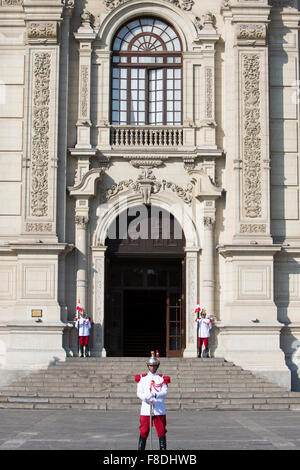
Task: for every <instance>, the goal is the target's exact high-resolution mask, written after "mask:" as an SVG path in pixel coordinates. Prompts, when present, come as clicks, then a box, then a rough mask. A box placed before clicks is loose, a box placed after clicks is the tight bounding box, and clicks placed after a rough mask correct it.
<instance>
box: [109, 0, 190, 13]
mask: <svg viewBox="0 0 300 470" xmlns="http://www.w3.org/2000/svg"><path fill="white" fill-rule="evenodd" d="M128 1H129V0H104V3H105V6H106V8H107V9H108V10H113V9H114V8H117V7H118V6H119V5H122V4H123V3H126V2H128ZM166 1H167V2H169V3H172V4H173V5H176V6H177V7H178V8H180V9H181V10H185V11H190V10H191V9H192V8H193V5H194V3H195V2H194V1H193V0H166Z"/></svg>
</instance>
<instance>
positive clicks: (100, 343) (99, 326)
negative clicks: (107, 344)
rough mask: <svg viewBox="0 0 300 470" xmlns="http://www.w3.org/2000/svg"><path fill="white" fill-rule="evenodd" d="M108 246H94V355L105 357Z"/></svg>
mask: <svg viewBox="0 0 300 470" xmlns="http://www.w3.org/2000/svg"><path fill="white" fill-rule="evenodd" d="M106 248H107V247H106V246H99V247H93V248H92V266H93V270H92V272H93V274H92V276H93V279H92V285H93V312H94V315H93V320H94V328H93V341H92V355H93V356H98V357H105V356H106V351H105V349H104V304H105V252H106Z"/></svg>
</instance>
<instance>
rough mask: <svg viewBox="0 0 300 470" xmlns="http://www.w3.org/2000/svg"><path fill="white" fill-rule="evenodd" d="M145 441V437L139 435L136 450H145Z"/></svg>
mask: <svg viewBox="0 0 300 470" xmlns="http://www.w3.org/2000/svg"><path fill="white" fill-rule="evenodd" d="M146 442H147V439H146V438H145V437H142V436H140V438H139V445H138V450H145V448H146Z"/></svg>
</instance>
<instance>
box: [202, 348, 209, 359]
mask: <svg viewBox="0 0 300 470" xmlns="http://www.w3.org/2000/svg"><path fill="white" fill-rule="evenodd" d="M203 357H209V354H208V348H205V349H204V351H203Z"/></svg>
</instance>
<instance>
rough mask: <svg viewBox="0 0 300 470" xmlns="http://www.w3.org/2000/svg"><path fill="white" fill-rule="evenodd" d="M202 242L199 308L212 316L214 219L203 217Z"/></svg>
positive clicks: (213, 298)
mask: <svg viewBox="0 0 300 470" xmlns="http://www.w3.org/2000/svg"><path fill="white" fill-rule="evenodd" d="M203 224H204V241H203V250H202V256H201V277H202V283H201V306H204V307H205V308H206V310H207V313H208V314H212V315H213V314H214V313H215V312H214V310H215V234H214V225H215V219H214V217H211V216H210V217H209V216H205V217H204V218H203Z"/></svg>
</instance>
